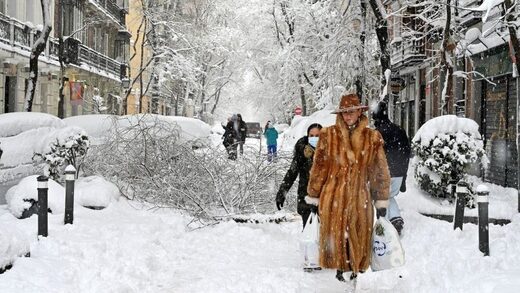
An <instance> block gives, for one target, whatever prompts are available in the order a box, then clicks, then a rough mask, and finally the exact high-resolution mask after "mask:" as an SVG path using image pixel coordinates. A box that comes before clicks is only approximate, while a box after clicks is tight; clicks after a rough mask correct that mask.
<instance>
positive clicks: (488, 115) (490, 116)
mask: <svg viewBox="0 0 520 293" xmlns="http://www.w3.org/2000/svg"><path fill="white" fill-rule="evenodd" d="M494 82H495V83H496V85H491V84H483V85H484V86H483V87H482V89H483V93H484V95H483V103H482V106H483V107H482V111H483V112H485V113H482V116H483V118H484V117H485V120H484V121H485V122H484V123H483V128H484V139H485V143H486V153H487V155H488V158H489V160H490V164H489V166H488V169H487V171H486V179H488V180H489V181H490V182H492V183H495V184H500V185H502V186H508V187H513V186H515V187H516V181H517V179H516V129H515V128H516V112H515V109H516V96H514V95H511V94H510V91H509V89H510V88H511V87H513V85H511V84H510V83H511V82H510V81H509V79H507V78H503V79H500V80H496V81H494Z"/></svg>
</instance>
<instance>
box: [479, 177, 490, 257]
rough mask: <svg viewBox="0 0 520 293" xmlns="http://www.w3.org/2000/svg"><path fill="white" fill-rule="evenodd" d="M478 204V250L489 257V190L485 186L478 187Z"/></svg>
mask: <svg viewBox="0 0 520 293" xmlns="http://www.w3.org/2000/svg"><path fill="white" fill-rule="evenodd" d="M477 202H478V249H479V250H480V251H481V252H483V253H484V256H489V215H488V207H489V190H488V188H487V187H486V186H485V185H482V184H481V185H479V186H477Z"/></svg>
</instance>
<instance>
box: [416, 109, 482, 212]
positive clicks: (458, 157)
mask: <svg viewBox="0 0 520 293" xmlns="http://www.w3.org/2000/svg"><path fill="white" fill-rule="evenodd" d="M412 148H413V150H414V152H415V155H416V156H415V158H414V165H415V174H414V175H415V176H414V177H415V179H416V181H417V183H418V184H419V187H420V188H421V189H422V190H424V191H426V192H428V193H429V194H430V195H432V196H434V197H438V198H446V199H448V200H450V201H451V200H453V198H451V192H450V190H448V189H447V187H448V184H449V183H450V180H452V179H454V180H456V181H459V180H460V179H462V178H463V177H464V175H465V172H466V169H467V168H468V167H469V166H470V165H471V164H474V163H481V164H482V166H483V167H485V166H486V165H487V157H486V154H485V151H484V149H483V142H482V139H481V136H480V133H479V132H478V124H477V123H476V122H475V121H473V120H471V119H467V118H459V117H457V116H454V115H446V116H440V117H436V118H433V119H431V120H429V121H427V122H426V123H425V124H424V125H423V126H422V127H421V128H420V129H419V131H417V133H416V135H415V137H414V138H413V140H412ZM472 202H473V201H472V197H471V198H468V199H467V203H468V206H471V205H472V204H473V203H472Z"/></svg>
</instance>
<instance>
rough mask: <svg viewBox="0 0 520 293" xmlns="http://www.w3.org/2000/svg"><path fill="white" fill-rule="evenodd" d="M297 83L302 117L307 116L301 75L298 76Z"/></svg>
mask: <svg viewBox="0 0 520 293" xmlns="http://www.w3.org/2000/svg"><path fill="white" fill-rule="evenodd" d="M298 82H299V86H300V101H301V103H302V116H307V100H306V99H305V88H304V87H303V80H302V75H301V74H299V75H298Z"/></svg>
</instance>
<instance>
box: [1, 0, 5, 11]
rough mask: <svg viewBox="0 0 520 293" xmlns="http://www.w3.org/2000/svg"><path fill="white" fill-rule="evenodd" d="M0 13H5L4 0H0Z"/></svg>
mask: <svg viewBox="0 0 520 293" xmlns="http://www.w3.org/2000/svg"><path fill="white" fill-rule="evenodd" d="M0 13H3V14H5V0H0Z"/></svg>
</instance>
